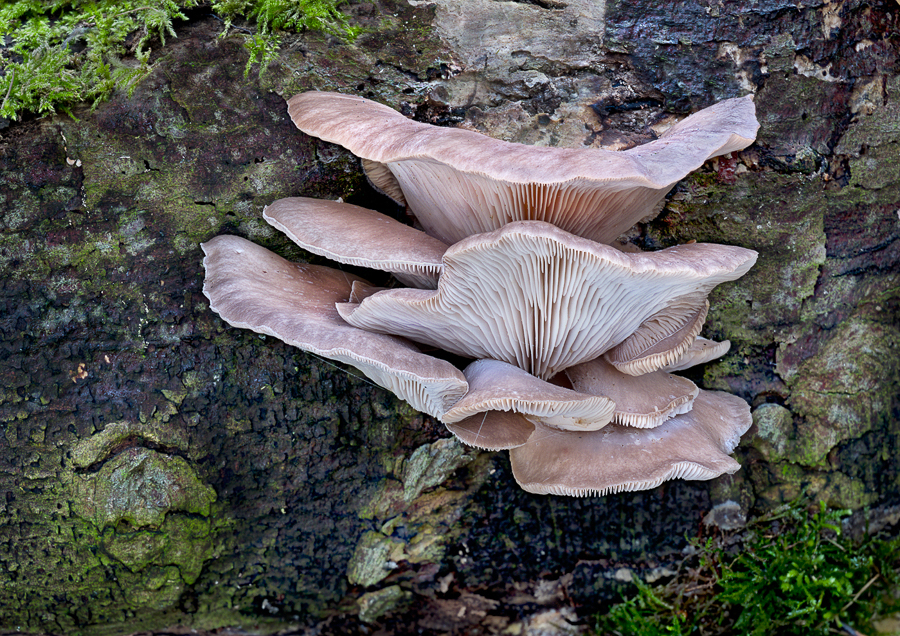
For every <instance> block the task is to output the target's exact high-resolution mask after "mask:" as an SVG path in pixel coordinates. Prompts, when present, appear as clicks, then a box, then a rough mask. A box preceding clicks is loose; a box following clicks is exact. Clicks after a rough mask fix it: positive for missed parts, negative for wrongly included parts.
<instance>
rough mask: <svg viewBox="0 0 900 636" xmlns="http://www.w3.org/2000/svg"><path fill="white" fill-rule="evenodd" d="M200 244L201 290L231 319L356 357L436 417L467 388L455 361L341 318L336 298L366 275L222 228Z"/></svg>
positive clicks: (331, 353)
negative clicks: (298, 258)
mask: <svg viewBox="0 0 900 636" xmlns="http://www.w3.org/2000/svg"><path fill="white" fill-rule="evenodd" d="M201 247H202V248H203V251H204V253H205V254H206V257H205V258H204V259H203V265H204V267H205V268H206V280H205V281H204V283H203V293H204V294H205V295H206V297H207V298H209V303H210V309H212V310H213V311H215V312H216V313H218V314H219V315H220V316H221V317H222V318H223V319H224V320H225V321H226V322H227V323H228V324H230V325H232V326H234V327H240V328H244V329H252V330H253V331H256V332H258V333H264V334H267V335H270V336H274V337H276V338H278V339H279V340H282V341H284V342H286V343H287V344H290V345H293V346H295V347H299V348H300V349H303V350H304V351H309V352H311V353H314V354H316V355H320V356H324V357H326V358H330V359H331V360H338V361H340V362H346V363H348V364H351V365H353V366H355V367H356V368H357V369H359V370H360V371H362V372H363V373H364V374H365V375H366V376H367V377H369V378H370V379H371V380H372V381H374V382H375V383H377V384H378V385H380V386H382V387H384V388H386V389H388V390H390V391H392V392H393V393H395V394H396V395H398V396H399V397H401V398H402V399H404V400H406V401H407V402H409V403H410V404H411V405H412V406H413V407H414V408H416V409H418V410H419V411H424V412H425V413H428V414H430V415H433V416H435V417H440V416H441V415H443V413H444V412H445V411H446V410H447V409H448V408H449V407H450V406H451V405H453V404H454V403H455V402H457V401H458V400H459V399H460V398H461V397H462V396H463V395H464V394H465V393H466V391H467V390H468V384H467V382H466V378H465V376H464V375H463V374H462V372H460V371H459V370H458V369H457V368H456V367H454V366H453V365H452V364H450V363H449V362H445V361H443V360H438V359H436V358H432V357H431V356H427V355H424V354H422V353H420V352H419V350H418V349H417V348H416V347H415V346H414V345H413V344H412V343H410V342H408V341H406V340H404V339H403V338H398V337H395V336H388V335H384V334H380V333H370V332H367V331H363V330H361V329H357V328H355V327H352V326H350V325H348V324H347V323H346V322H344V321H343V320H342V319H341V317H340V316H339V315H338V312H337V310H336V309H335V303H339V302H344V301H346V300H347V299H348V298H349V297H350V293H351V287H352V285H353V283H354V282H356V283H358V284H359V283H364V282H365V281H363V280H362V279H360V278H358V277H356V276H352V275H350V274H346V273H344V272H339V271H337V270H334V269H331V268H328V267H320V266H316V265H301V264H296V263H291V262H290V261H287V260H285V259H283V258H281V257H280V256H278V255H277V254H274V253H272V252H270V251H269V250H267V249H265V248H263V247H260V246H259V245H256V244H255V243H251V242H250V241H247V240H245V239H242V238H240V237H237V236H227V235H223V236H217V237H216V238H214V239H212V240H210V241H208V242H206V243H204V244H202V246H201Z"/></svg>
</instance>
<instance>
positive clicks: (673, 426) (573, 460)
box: [509, 391, 752, 497]
mask: <svg viewBox="0 0 900 636" xmlns="http://www.w3.org/2000/svg"><path fill="white" fill-rule="evenodd" d="M751 423H752V420H751V417H750V407H749V406H748V405H747V403H746V402H744V401H743V400H742V399H741V398H739V397H736V396H734V395H729V394H727V393H718V392H712V391H700V393H699V395H697V397H696V398H695V399H694V405H693V408H692V409H691V410H690V411H689V412H688V413H684V414H682V415H678V416H676V417H673V418H671V419H669V420H666V421H665V422H664V423H663V424H661V425H660V426H657V427H656V428H649V429H637V428H631V427H627V426H619V425H616V424H610V425H608V426H606V427H604V428H602V429H600V430H599V431H593V432H586V433H580V432H572V431H561V430H558V429H553V428H549V427H544V426H540V425H537V426H536V427H535V431H534V433H533V434H532V435H531V437H530V438H529V439H528V441H527V442H526V443H525V444H523V445H522V446H518V447H516V448H513V449H512V450H510V452H509V456H510V461H511V463H512V469H513V475H514V476H515V478H516V481H518V482H519V485H520V486H522V488H524V489H525V490H527V491H528V492H533V493H538V494H555V495H575V496H579V497H583V496H587V495H605V494H608V493H615V492H624V491H633V490H646V489H648V488H655V487H656V486H658V485H660V484H661V483H663V482H664V481H667V480H669V479H678V478H680V479H712V478H714V477H718V476H719V475H722V474H723V473H733V472H735V471H736V470H737V469H738V468H740V465H739V464H738V463H737V462H736V461H735V460H734V459H732V458H731V457H729V455H730V453H731V452H732V451H733V450H734V448H735V446H737V444H738V442H739V441H740V438H741V435H743V434H744V433H745V432H746V431H747V429H748V428H750V425H751Z"/></svg>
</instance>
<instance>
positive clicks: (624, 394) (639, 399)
mask: <svg viewBox="0 0 900 636" xmlns="http://www.w3.org/2000/svg"><path fill="white" fill-rule="evenodd" d="M565 374H566V376H567V377H568V378H569V381H570V382H571V383H572V387H573V388H574V389H575V390H576V391H578V392H580V393H589V394H591V395H605V396H606V397H608V398H609V399H611V400H612V401H613V402H615V404H616V410H615V413H613V422H615V423H616V424H625V425H628V426H634V427H637V428H654V427H656V426H659V425H660V424H662V423H663V422H665V421H666V420H668V419H669V418H670V417H673V416H675V415H680V414H681V413H687V412H688V411H690V410H691V405H692V404H693V402H694V398H695V397H697V393H698V392H699V390H700V389H698V388H697V385H696V384H694V383H693V382H691V381H690V380H688V379H687V378H682V377H679V376H677V375H672V374H671V373H666V372H665V371H654V372H653V373H647V374H644V375H639V376H632V375H627V374H625V373H622V372H620V371H618V370H617V369H616V368H615V367H614V366H613V365H611V364H610V363H609V362H607V361H606V360H604V359H603V358H602V357H601V358H597V359H596V360H591V361H589V362H584V363H582V364H579V365H576V366H574V367H569V368H568V369H566V370H565ZM466 377H467V378H468V377H469V376H468V374H466ZM469 380H470V381H469V386H470V387H471V385H472V383H471V378H469ZM469 390H470V391H471V388H470V389H469Z"/></svg>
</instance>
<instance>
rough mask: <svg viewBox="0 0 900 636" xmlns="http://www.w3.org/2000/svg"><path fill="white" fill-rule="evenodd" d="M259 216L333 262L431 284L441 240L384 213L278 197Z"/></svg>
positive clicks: (443, 248)
mask: <svg viewBox="0 0 900 636" xmlns="http://www.w3.org/2000/svg"><path fill="white" fill-rule="evenodd" d="M263 218H264V219H265V220H266V221H268V222H269V223H270V224H271V225H272V226H273V227H275V228H277V229H279V230H281V231H282V232H284V233H285V234H287V235H288V236H289V237H290V239H291V240H292V241H294V242H295V243H296V244H297V245H299V246H300V247H302V248H303V249H305V250H307V251H309V252H312V253H313V254H318V255H319V256H325V257H327V258H330V259H331V260H333V261H337V262H339V263H346V264H348V265H359V266H361V267H371V268H372V269H380V270H382V271H386V272H391V273H393V274H395V275H396V276H397V277H398V278H400V279H401V280H403V281H404V282H407V284H412V285H414V286H416V287H425V288H430V289H434V287H435V286H436V285H437V277H438V274H439V273H440V271H441V268H442V265H441V257H442V256H443V255H444V252H445V251H447V245H446V244H444V243H442V242H441V241H439V240H437V239H436V238H434V237H431V236H428V235H427V234H425V233H424V232H420V231H419V230H416V229H413V228H411V227H409V226H408V225H404V224H403V223H400V222H399V221H397V220H395V219H392V218H391V217H389V216H385V215H384V214H380V213H378V212H375V211H373V210H367V209H366V208H361V207H359V206H356V205H350V204H349V203H339V202H337V201H323V200H321V199H309V198H306V197H291V198H287V199H278V200H277V201H274V202H273V203H272V204H270V205H268V206H266V208H265V209H264V210H263Z"/></svg>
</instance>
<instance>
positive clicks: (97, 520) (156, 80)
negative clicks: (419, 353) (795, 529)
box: [0, 0, 900, 634]
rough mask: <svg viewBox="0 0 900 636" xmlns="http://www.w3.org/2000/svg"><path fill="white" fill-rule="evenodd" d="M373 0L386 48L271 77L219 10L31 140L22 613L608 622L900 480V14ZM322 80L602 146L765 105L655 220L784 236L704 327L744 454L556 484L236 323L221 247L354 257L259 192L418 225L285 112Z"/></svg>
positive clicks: (667, 232) (13, 238) (12, 334)
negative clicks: (637, 575) (741, 412)
mask: <svg viewBox="0 0 900 636" xmlns="http://www.w3.org/2000/svg"><path fill="white" fill-rule="evenodd" d="M348 10H349V11H350V13H351V15H352V20H353V21H354V22H355V23H357V24H360V25H362V26H364V27H366V28H367V31H366V32H365V33H364V34H363V35H362V36H361V37H360V38H359V39H358V40H357V41H356V42H355V43H353V44H349V43H346V42H341V41H338V40H336V39H334V38H331V37H328V36H323V35H319V34H313V33H307V34H302V35H299V36H292V37H285V38H284V46H283V48H282V52H281V53H280V56H279V58H278V59H277V60H276V61H275V62H274V63H273V64H272V65H271V66H270V67H269V68H268V69H266V70H265V72H263V73H260V70H259V69H258V68H257V67H253V69H252V72H251V73H250V75H249V76H247V77H245V76H244V74H243V69H244V67H245V64H246V60H247V51H246V50H245V49H244V48H243V47H242V44H241V43H242V39H241V38H242V36H241V34H240V33H234V32H233V33H232V34H230V35H229V36H228V37H225V38H219V37H218V36H219V34H220V30H221V24H220V23H219V22H217V21H216V20H215V19H213V17H205V16H198V17H196V18H195V19H194V20H192V21H191V22H190V23H187V24H185V25H183V26H182V27H181V28H180V29H179V31H178V40H177V41H175V42H173V43H170V44H168V45H167V46H166V47H165V48H164V49H162V52H161V53H159V54H158V57H157V59H156V60H155V69H154V71H153V73H152V74H151V76H150V77H149V78H148V79H146V80H145V81H144V82H142V83H141V84H140V85H139V86H138V87H137V89H136V90H135V92H134V94H132V95H130V96H129V95H126V94H117V95H115V96H114V98H113V99H112V100H111V101H110V102H108V103H106V104H103V105H101V106H99V107H98V108H97V109H96V110H93V111H91V110H87V109H84V110H80V111H79V112H78V113H77V115H78V119H72V118H67V117H61V116H60V117H53V118H43V119H33V120H29V121H25V122H22V123H16V124H14V125H12V126H11V127H9V128H8V129H6V130H3V131H0V134H2V139H0V194H2V197H3V199H4V201H5V203H4V205H3V211H2V216H0V231H2V234H0V280H2V289H3V291H2V295H0V303H2V310H0V359H2V363H0V380H2V382H0V386H2V392H0V632H2V630H8V631H10V632H13V631H15V632H16V633H20V631H19V630H21V632H33V633H64V634H106V633H109V634H114V633H124V632H127V631H135V630H156V631H155V633H184V632H183V631H182V630H187V629H189V628H193V629H197V630H201V631H202V630H211V629H217V628H221V627H229V628H233V629H234V630H236V631H237V632H238V633H240V632H251V633H256V632H271V631H277V630H283V631H285V633H296V634H301V633H306V632H305V629H306V628H313V627H316V628H318V629H321V630H323V632H324V633H337V632H341V633H354V632H356V631H360V630H363V631H365V630H373V629H377V628H378V627H382V628H384V629H386V630H389V631H394V632H396V633H406V632H409V633H412V632H416V631H418V630H421V631H424V632H425V633H441V632H451V633H463V632H465V633H471V634H478V633H485V634H487V633H499V632H501V631H503V630H504V629H507V628H510V627H511V626H514V625H515V624H517V623H520V624H521V626H522V628H523V629H524V630H526V633H527V632H528V631H529V630H530V632H531V633H545V632H539V630H541V629H545V628H546V630H550V629H551V626H553V625H556V626H557V627H556V628H554V629H559V630H563V629H568V630H571V631H574V632H578V631H583V630H584V625H585V624H586V623H585V622H586V621H587V620H589V617H590V616H591V615H592V613H595V612H597V611H598V608H599V607H600V604H601V603H602V602H604V601H606V600H609V599H610V598H612V597H613V596H614V594H615V592H616V591H617V590H618V589H620V587H619V585H620V584H619V583H618V580H619V579H627V578H628V576H629V575H630V574H629V573H630V572H632V571H634V572H641V573H643V574H648V573H650V574H653V573H656V574H659V573H664V572H665V571H666V568H668V567H671V566H672V565H673V564H674V563H675V562H676V561H677V560H678V559H679V558H680V555H681V553H682V550H683V549H684V548H685V546H686V545H687V539H688V538H690V537H695V536H698V535H702V534H703V533H706V532H711V531H713V530H710V525H707V524H712V526H715V524H716V523H718V524H719V525H720V526H726V527H728V524H727V522H726V521H725V520H724V516H726V515H725V513H726V511H731V512H732V513H734V510H735V508H734V506H735V504H736V505H737V510H738V513H737V517H738V518H740V517H741V516H746V515H748V514H753V513H755V512H759V511H761V510H764V509H767V508H770V507H772V506H774V505H777V504H779V503H781V502H784V501H787V500H791V499H793V498H796V497H798V496H800V495H801V494H803V495H804V496H806V497H809V498H812V499H821V500H824V501H826V502H827V503H828V504H829V505H832V506H839V507H847V508H853V509H862V508H863V507H872V508H873V509H875V510H876V511H877V510H878V509H880V508H879V507H882V508H885V509H886V506H888V505H890V504H892V503H896V502H897V501H898V500H900V469H898V463H897V461H896V457H897V449H898V436H900V425H898V422H900V401H898V390H897V388H898V380H900V377H898V376H900V356H898V355H897V351H898V346H900V326H898V321H897V316H898V310H900V267H898V262H900V240H898V239H900V203H898V202H900V161H898V157H900V41H898V37H900V36H898V33H900V5H897V4H895V3H889V2H881V3H867V2H862V1H859V0H846V1H839V2H816V1H813V0H801V1H800V2H782V1H780V0H762V1H760V2H755V3H744V2H719V3H706V2H703V3H698V2H687V1H684V2H682V1H676V2H666V3H649V4H648V3H643V2H641V3H638V2H612V1H611V2H607V3H606V4H603V3H596V2H588V1H587V0H573V1H571V2H555V1H553V2H550V1H548V2H527V3H526V2H494V1H491V0H466V1H463V0H441V1H439V2H437V3H434V4H426V3H424V2H411V3H410V4H407V3H405V2H402V1H401V0H379V1H378V2H375V3H363V4H354V5H350V6H349V7H348ZM309 89H320V90H340V91H343V92H349V93H354V94H359V95H362V96H365V97H369V98H372V99H375V100H378V101H381V102H383V103H386V104H389V105H391V106H392V107H395V108H398V109H400V110H402V111H403V112H404V113H405V114H407V115H409V116H412V117H414V118H416V119H418V120H421V121H429V122H432V123H438V124H445V125H451V124H455V125H462V126H466V127H469V128H472V129H475V130H480V131H483V132H486V133H487V134H489V135H492V136H496V137H500V138H504V139H507V140H510V141H519V142H523V143H530V144H544V145H560V146H574V147H578V146H600V145H604V146H606V147H625V146H628V145H632V144H635V143H639V142H643V141H646V140H649V139H651V138H652V137H653V134H654V133H653V132H652V128H651V126H653V125H655V124H656V123H659V122H660V121H662V120H664V119H665V118H666V117H675V116H681V115H683V114H687V113H689V112H691V111H695V110H697V109H699V108H702V107H705V106H708V105H710V104H712V103H714V102H715V101H718V100H721V99H725V98H728V97H735V96H740V95H743V94H746V93H748V92H753V93H755V95H756V97H755V103H756V106H757V110H758V117H759V120H760V122H761V129H760V133H759V137H758V140H757V143H756V144H755V145H753V146H752V147H751V148H749V149H748V150H746V151H744V152H741V153H738V154H736V155H735V156H728V157H723V158H720V159H718V160H713V161H711V162H708V163H707V164H706V165H705V166H704V168H703V169H701V170H700V171H698V172H697V173H695V174H694V175H692V176H690V177H688V178H687V179H685V180H684V181H682V182H681V183H679V184H678V185H677V186H676V188H675V189H674V190H673V192H672V193H671V195H670V196H669V198H668V199H667V201H666V204H665V207H664V208H663V210H662V211H661V212H660V214H659V215H658V216H657V217H656V218H655V219H653V220H651V221H648V222H647V223H643V224H640V225H638V226H637V227H636V228H634V229H633V230H632V231H631V232H630V233H629V239H630V240H631V241H632V242H634V243H635V244H637V245H639V246H640V247H642V248H644V249H658V248H662V247H667V246H670V245H675V244H680V243H685V242H687V241H688V240H691V239H695V240H697V241H701V242H717V243H727V244H733V245H742V246H745V247H750V248H753V249H755V250H757V251H758V252H759V253H760V257H759V261H758V263H757V265H756V266H755V267H754V269H753V270H752V271H751V272H750V273H749V274H748V275H746V276H745V277H744V278H742V279H741V280H739V281H737V282H736V283H732V284H729V285H727V286H723V287H722V288H720V289H717V290H716V292H714V294H713V295H712V296H711V298H710V300H711V310H710V314H709V318H708V321H707V327H706V330H705V335H708V336H709V337H712V338H716V339H725V338H727V339H730V340H731V341H732V348H731V351H730V352H729V353H728V354H727V355H726V356H725V357H724V358H723V359H721V360H720V361H717V362H715V363H711V364H709V365H706V366H705V367H703V368H700V369H699V370H693V371H691V372H689V373H688V375H689V376H690V377H691V378H692V379H695V380H696V381H697V382H698V383H699V384H701V386H703V387H704V388H711V389H721V390H727V391H730V392H732V393H735V394H737V395H739V396H740V397H742V398H744V399H745V400H747V401H748V402H749V403H751V405H752V407H753V409H754V411H753V413H754V423H755V426H754V427H753V428H752V429H751V431H750V433H748V434H747V435H746V436H745V439H744V441H743V442H742V444H741V446H740V448H739V449H738V451H737V454H736V457H737V458H738V459H739V461H740V462H741V463H742V464H743V467H742V469H741V471H740V472H739V473H737V474H736V475H735V476H733V477H729V478H722V479H718V480H714V481H712V482H684V481H674V482H669V483H666V484H664V485H662V486H660V487H658V488H656V489H653V490H650V491H646V492H638V493H624V494H618V495H609V496H606V497H589V498H584V499H578V498H564V497H543V496H534V495H530V494H528V493H525V492H523V491H522V490H520V489H519V488H518V487H517V486H516V484H515V481H514V480H513V478H512V475H511V473H510V469H509V461H508V457H507V455H506V453H496V454H494V453H480V452H475V451H473V450H471V449H467V448H465V447H463V446H462V445H460V444H459V443H457V442H455V441H453V440H449V439H444V438H447V437H448V434H447V432H446V430H445V429H444V427H443V426H442V425H440V424H439V423H438V422H436V421H434V420H433V419H431V418H429V417H427V416H424V415H422V414H419V413H416V412H415V411H413V410H412V409H411V408H410V407H408V406H407V405H405V404H404V403H402V402H400V401H399V400H398V399H396V398H395V397H394V396H393V395H391V394H390V393H388V392H387V391H385V390H382V389H380V388H378V387H375V386H373V385H372V384H371V383H369V382H368V381H367V380H365V379H364V378H361V377H360V376H359V374H358V373H357V372H355V371H354V370H352V369H344V368H343V367H341V366H340V365H336V364H332V363H331V362H329V361H327V360H322V359H319V358H317V357H315V356H312V355H308V354H305V353H302V352H300V351H298V350H296V349H292V348H291V347H288V346H286V345H284V344H283V343H281V342H278V341H276V340H274V339H272V338H268V337H263V336H259V335H256V334H253V333H251V332H249V331H243V330H238V329H233V328H230V327H229V326H228V325H226V324H225V323H223V322H222V320H221V319H219V317H218V316H217V315H215V314H214V313H212V312H211V311H210V310H209V307H208V301H207V300H206V298H205V297H204V296H203V294H202V280H203V269H202V265H201V261H202V254H201V251H200V249H199V243H200V242H202V241H204V240H208V239H210V238H212V237H214V236H216V235H219V234H225V233H231V234H237V235H240V236H244V237H246V238H249V239H251V240H253V241H255V242H257V243H260V244H263V245H264V246H266V247H268V248H269V249H272V250H274V251H276V252H278V253H280V254H282V255H284V256H286V257H287V258H291V259H293V260H299V261H302V260H309V261H312V262H321V260H320V259H318V258H317V257H312V256H310V255H309V254H306V253H304V252H302V251H301V250H299V249H298V248H296V247H295V246H293V245H292V244H291V243H290V242H289V241H288V240H287V239H286V238H285V237H283V236H282V235H280V234H279V233H278V232H276V231H274V230H273V229H272V228H270V227H268V226H267V225H266V224H265V223H264V222H263V221H262V217H261V210H262V207H263V206H264V205H266V204H268V203H270V202H271V201H272V200H274V199H277V198H281V197H286V196H297V195H303V196H314V197H322V198H337V197H339V196H340V197H343V198H344V200H347V201H349V202H352V203H356V204H359V205H363V206H366V207H371V208H375V209H378V210H380V211H383V212H386V213H390V214H393V215H395V216H398V217H399V216H400V215H401V211H400V210H398V209H397V208H396V207H394V206H393V205H392V204H391V202H390V201H388V200H387V199H386V198H384V197H382V196H380V195H378V194H377V193H375V192H374V191H373V190H372V189H371V188H370V187H369V185H368V184H367V183H366V181H365V177H364V176H363V174H362V172H361V170H360V167H359V165H358V162H357V160H356V159H355V158H354V157H353V156H352V155H350V154H349V153H348V152H347V151H345V150H343V149H341V148H338V147H335V146H332V145H330V144H326V143H323V142H320V141H317V140H314V139H312V138H309V137H307V136H305V135H303V134H301V133H300V132H299V131H297V130H296V129H295V128H294V126H293V125H292V124H291V122H290V121H289V120H288V118H287V114H286V109H285V105H284V99H285V98H287V97H290V96H291V95H293V94H295V93H297V92H300V91H303V90H309ZM348 269H352V268H348ZM354 271H356V270H354ZM362 275H364V276H367V277H369V278H370V279H371V272H366V273H363V274H362ZM374 282H378V281H374ZM726 502H733V503H731V504H728V503H726ZM729 506H730V507H729ZM704 517H706V520H707V524H704V523H703V522H702V520H703V519H704ZM179 626H180V627H179ZM192 633H193V632H192ZM367 633H370V632H367ZM546 633H553V632H550V631H547V632H546ZM559 633H567V632H565V631H561V632H559Z"/></svg>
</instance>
